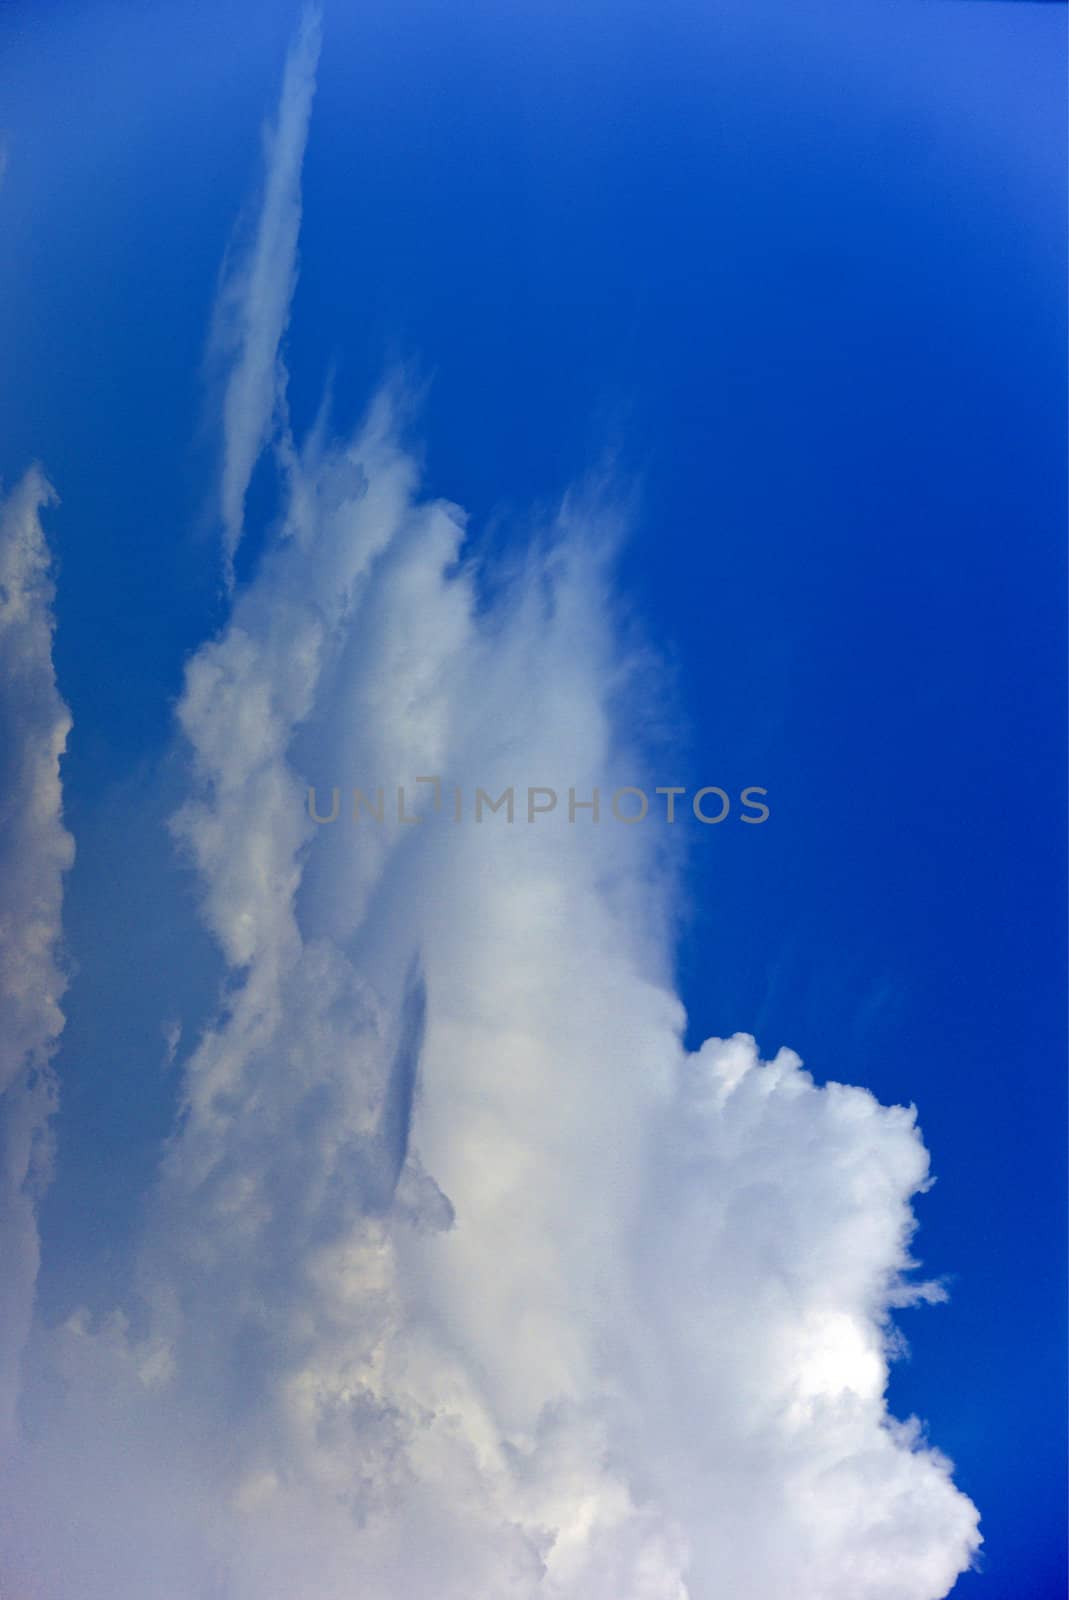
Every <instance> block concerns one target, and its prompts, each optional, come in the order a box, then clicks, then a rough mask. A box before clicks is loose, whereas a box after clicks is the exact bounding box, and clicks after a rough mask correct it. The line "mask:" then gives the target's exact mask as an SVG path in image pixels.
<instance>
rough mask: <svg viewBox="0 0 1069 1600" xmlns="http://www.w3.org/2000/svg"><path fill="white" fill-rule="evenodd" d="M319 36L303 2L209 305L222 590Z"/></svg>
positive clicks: (273, 358) (276, 318)
mask: <svg viewBox="0 0 1069 1600" xmlns="http://www.w3.org/2000/svg"><path fill="white" fill-rule="evenodd" d="M320 35H321V25H320V14H319V11H318V10H317V9H316V8H314V7H309V8H308V9H306V10H305V12H304V14H303V16H302V18H301V23H300V27H299V29H298V31H297V34H296V37H295V39H294V41H293V44H292V45H291V47H290V51H289V54H288V56H287V58H286V67H285V72H284V74H283V80H282V94H281V98H280V100H279V106H278V114H277V117H276V119H275V122H274V124H273V125H272V126H270V127H268V128H266V129H265V130H264V192H263V202H262V205H261V208H260V214H259V219H258V223H257V227H256V233H255V237H254V239H253V241H252V243H251V246H250V248H249V250H248V253H247V254H240V253H239V255H238V258H237V259H236V260H232V261H230V262H228V264H227V267H226V269H225V270H224V275H223V281H222V284H221V287H220V291H219V298H218V303H217V306H216V314H215V325H214V329H213V335H212V340H211V353H212V355H213V356H214V357H215V358H216V359H217V360H225V361H226V362H227V364H228V366H229V376H228V379H227V382H226V388H225V392H224V396H223V417H222V424H223V444H222V466H221V473H220V487H219V493H220V510H221V514H222V522H223V557H224V564H225V572H226V579H227V585H228V587H230V586H231V585H232V583H233V574H234V556H235V554H236V552H237V548H238V545H239V544H240V542H241V536H242V532H243V528H244V519H245V496H246V494H247V492H248V488H249V483H250V480H251V478H252V474H253V469H254V467H255V466H256V462H257V460H258V459H259V456H260V454H261V452H262V450H263V449H264V447H265V446H266V445H267V444H268V442H269V440H270V438H271V435H272V432H273V430H274V429H275V427H276V426H277V425H278V423H279V421H280V412H281V409H282V408H283V405H284V388H285V374H284V371H283V370H282V368H281V366H280V364H279V360H278V350H279V344H280V342H281V340H282V338H283V336H284V334H285V331H286V325H287V323H288V321H289V311H290V303H291V301H292V298H293V290H294V286H295V284H296V278H297V241H298V236H299V233H300V225H301V167H302V164H303V161H304V151H305V145H306V143H307V140H308V121H309V117H310V115H311V110H312V99H313V96H314V93H315V78H316V67H317V64H318V61H319V49H320Z"/></svg>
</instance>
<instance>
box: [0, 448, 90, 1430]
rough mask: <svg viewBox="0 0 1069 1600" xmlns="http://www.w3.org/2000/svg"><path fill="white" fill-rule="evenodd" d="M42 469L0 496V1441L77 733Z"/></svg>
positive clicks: (18, 1337) (39, 1152) (55, 999)
mask: <svg viewBox="0 0 1069 1600" xmlns="http://www.w3.org/2000/svg"><path fill="white" fill-rule="evenodd" d="M52 498H53V495H52V490H51V489H50V487H49V485H48V483H47V482H46V481H45V478H44V476H43V474H42V473H41V471H40V470H39V469H38V468H36V467H35V468H31V470H30V471H29V472H27V473H26V475H25V477H24V478H23V479H22V481H21V482H20V483H19V484H18V485H17V486H16V487H15V489H13V490H12V492H11V493H10V495H8V497H7V498H6V499H5V500H4V501H2V502H0V736H2V737H0V1259H2V1261H3V1271H2V1273H0V1449H2V1448H3V1447H4V1445H6V1444H7V1443H8V1442H9V1439H10V1435H11V1431H12V1427H13V1423H14V1408H15V1401H16V1395H17V1391H18V1373H19V1364H20V1361H21V1356H22V1347H23V1344H24V1341H25V1338H26V1334H27V1331H28V1328H29V1323H30V1313H31V1308H32V1304H33V1288H34V1284H35V1282H36V1278H37V1267H38V1239H37V1224H36V1216H35V1203H36V1199H37V1196H38V1194H39V1193H40V1190H41V1188H42V1186H43V1185H44V1183H45V1182H46V1180H47V1176H48V1168H49V1147H48V1137H47V1129H48V1119H49V1116H50V1114H51V1111H52V1109H53V1102H54V1099H55V1083H54V1078H53V1074H52V1070H51V1066H50V1062H51V1058H52V1054H53V1052H54V1050H55V1046H56V1041H57V1039H58V1037H59V1033H60V1031H61V1029H62V1027H63V1015H62V1012H61V1011H60V1005H59V1002H60V999H61V997H62V994H63V989H64V980H63V977H62V974H61V972H60V968H59V966H58V965H57V946H58V941H59V935H60V918H61V905H62V874H63V872H64V870H65V868H66V867H68V866H69V865H70V862H71V859H72V856H73V843H72V840H71V836H70V834H69V833H68V832H67V831H66V829H65V828H64V826H63V822H62V820H61V799H62V796H61V790H60V780H59V758H60V756H61V755H62V753H63V749H64V746H65V744H66V741H67V734H68V732H69V730H70V717H69V715H68V713H67V708H66V706H65V705H64V704H63V701H62V700H61V699H60V696H59V693H58V691H57V689H56V677H55V672H54V670H53V666H52V599H53V590H52V583H51V580H50V578H49V575H48V566H49V560H48V550H47V547H46V544H45V538H44V533H43V530H42V528H41V520H40V511H41V507H42V506H44V505H47V504H48V502H49V501H50V500H51V499H52Z"/></svg>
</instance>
